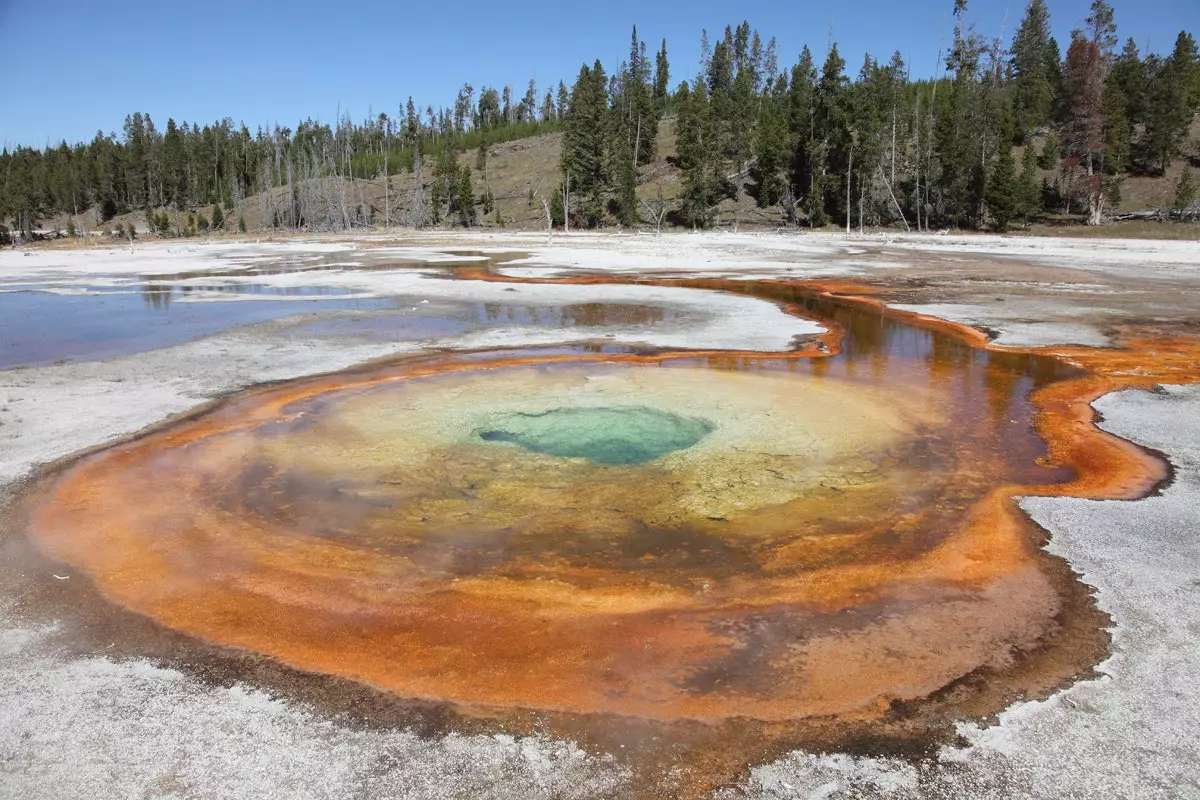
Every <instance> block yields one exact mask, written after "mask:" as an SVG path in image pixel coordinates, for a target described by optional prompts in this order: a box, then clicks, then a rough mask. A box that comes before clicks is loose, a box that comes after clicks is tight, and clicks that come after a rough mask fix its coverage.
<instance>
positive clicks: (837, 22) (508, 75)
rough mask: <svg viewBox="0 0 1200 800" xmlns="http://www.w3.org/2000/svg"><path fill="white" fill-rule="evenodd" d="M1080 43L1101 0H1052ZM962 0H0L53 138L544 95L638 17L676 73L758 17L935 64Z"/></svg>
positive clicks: (602, 52) (1062, 34) (791, 56)
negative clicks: (709, 43) (170, 122)
mask: <svg viewBox="0 0 1200 800" xmlns="http://www.w3.org/2000/svg"><path fill="white" fill-rule="evenodd" d="M1025 2H1027V0H970V3H969V5H968V21H971V22H974V23H975V24H976V27H977V29H978V30H979V31H980V32H981V33H983V34H984V35H985V36H988V37H992V36H1002V38H1003V41H1004V42H1005V43H1007V42H1009V41H1010V40H1011V38H1012V33H1013V31H1014V30H1015V29H1016V26H1017V24H1018V23H1019V22H1020V18H1021V15H1022V13H1023V11H1024V6H1025ZM1112 2H1113V6H1114V8H1115V11H1116V21H1117V26H1118V35H1119V36H1120V37H1121V39H1122V40H1124V39H1125V38H1126V37H1127V36H1133V37H1134V38H1135V40H1136V41H1137V42H1138V44H1139V46H1144V45H1145V43H1146V42H1147V41H1148V42H1149V43H1150V47H1151V49H1152V50H1154V51H1157V52H1167V51H1169V50H1170V48H1171V46H1172V45H1173V43H1174V40H1175V36H1176V34H1177V33H1178V32H1179V31H1180V30H1181V29H1186V30H1189V31H1191V32H1192V33H1193V34H1195V35H1200V0H1137V2H1131V1H1130V0H1112ZM1048 4H1049V6H1050V12H1051V20H1052V23H1053V28H1054V33H1055V35H1056V36H1057V37H1058V38H1059V42H1060V44H1061V45H1063V47H1064V49H1065V45H1066V41H1067V39H1068V37H1069V34H1070V31H1071V29H1072V28H1074V27H1077V26H1079V25H1080V24H1081V23H1082V20H1083V18H1084V17H1086V16H1087V10H1088V6H1089V4H1090V0H1048ZM952 5H953V2H952V0H901V2H895V0H857V2H832V3H831V2H812V0H770V1H769V2H768V1H766V0H749V1H746V0H741V1H740V2H728V0H727V1H726V2H717V0H693V1H692V2H689V3H686V4H682V3H663V2H659V3H654V2H647V1H646V0H641V1H640V2H628V0H609V2H602V3H595V4H589V6H590V7H592V8H595V9H596V11H595V12H594V13H593V12H585V11H583V10H582V8H581V6H582V4H579V3H572V2H569V1H568V2H563V0H558V1H557V2H542V1H540V0H539V1H538V2H534V0H523V1H522V0H518V2H503V0H489V2H474V0H469V1H467V2H463V1H462V0H460V2H428V1H427V0H426V2H420V1H418V2H415V3H404V2H398V1H397V0H390V2H382V3H375V2H345V1H344V0H343V2H341V3H329V2H320V3H318V2H312V1H311V0H292V2H288V3H268V2H247V1H246V0H237V1H236V2H233V1H231V0H197V2H193V3H161V2H142V1H140V0H134V1H127V2H123V3H100V2H79V1H78V0H62V1H61V2H55V3H50V4H47V3H46V2H45V0H0V75H2V76H3V80H4V83H5V85H6V87H7V91H6V92H5V101H4V102H3V103H2V104H0V144H7V145H9V146H12V145H14V144H32V145H39V146H40V145H44V144H45V143H46V142H47V141H53V142H57V141H58V140H60V139H63V138H65V139H67V140H68V141H71V142H74V141H78V140H85V139H90V138H91V137H92V135H93V134H95V132H96V130H97V129H103V130H104V131H106V132H108V131H117V132H119V131H120V129H121V125H122V122H123V120H124V118H125V115H126V114H128V113H132V112H133V111H145V112H148V113H149V114H150V115H151V116H152V117H153V119H154V121H155V123H156V124H157V125H158V127H159V128H160V129H162V128H164V127H165V126H166V122H167V118H168V117H174V118H175V120H176V121H177V122H179V121H182V120H187V121H188V122H199V123H201V125H203V124H204V123H206V122H211V121H213V120H216V119H219V118H222V117H226V116H228V117H232V118H233V119H234V120H235V121H242V120H244V121H245V122H246V124H247V125H249V126H250V128H251V130H253V129H254V128H255V127H256V126H257V125H259V124H268V123H272V122H275V121H278V122H279V123H280V124H281V125H286V126H288V127H295V124H296V122H298V121H299V120H301V119H303V118H305V117H309V116H311V117H313V118H315V119H321V120H325V121H332V120H333V119H334V117H335V116H336V114H337V109H338V107H339V104H340V106H341V108H342V109H343V110H349V111H350V113H351V114H352V116H353V118H354V119H355V120H361V119H363V118H365V117H366V115H367V112H368V110H373V111H374V113H376V114H378V113H379V112H380V111H385V112H387V113H388V114H389V115H393V116H394V115H395V114H396V112H397V109H398V108H399V107H400V106H401V105H402V104H403V103H404V102H405V101H406V99H407V98H408V96H409V95H410V94H411V95H412V96H413V98H414V99H415V100H416V101H417V103H418V104H419V105H420V106H422V107H423V106H424V105H425V104H426V103H432V104H433V105H434V106H438V105H442V104H446V105H449V104H451V103H452V102H453V99H454V95H455V93H456V91H457V90H458V87H460V86H461V85H462V84H463V83H464V82H470V83H471V84H472V85H473V86H475V88H476V90H477V91H478V89H479V87H480V86H482V85H484V84H492V85H495V86H496V87H497V88H500V87H502V86H503V85H504V84H505V83H509V84H511V85H512V86H513V90H514V94H516V95H517V96H520V95H522V94H523V93H524V89H525V86H526V84H527V82H528V80H529V78H530V76H534V77H536V78H537V80H538V84H539V90H538V92H539V95H540V94H541V93H542V92H543V91H544V90H545V88H546V87H547V86H550V85H557V83H558V81H559V79H560V78H562V79H565V80H566V81H567V84H568V85H570V83H571V78H572V76H574V75H575V74H576V73H577V72H578V70H579V65H580V64H581V63H582V62H583V61H584V60H587V61H588V62H589V63H590V62H591V61H592V60H594V59H595V58H600V59H601V60H602V61H603V62H604V64H605V66H606V68H611V67H612V66H614V65H616V64H618V63H619V62H620V61H621V59H622V58H624V57H626V55H627V53H628V47H629V33H630V26H631V25H633V24H635V23H636V24H637V26H638V34H639V36H640V37H641V38H642V39H644V40H645V41H646V42H647V46H648V47H649V49H650V50H651V51H654V50H656V49H657V46H658V44H659V42H660V41H661V40H662V38H663V37H666V39H667V49H668V53H669V55H670V62H671V84H672V87H673V86H675V85H676V84H677V83H678V81H679V80H680V79H681V78H684V77H689V76H692V75H694V74H695V72H696V70H697V63H698V58H699V41H700V30H701V29H702V28H707V29H708V31H709V36H710V38H712V39H714V40H715V39H716V38H717V37H718V36H719V35H720V33H721V32H722V31H723V30H724V27H725V25H726V24H737V23H738V22H740V21H741V20H742V19H747V20H749V22H750V24H751V26H752V27H757V28H758V29H759V31H760V33H761V34H762V36H763V39H764V40H766V39H769V38H770V37H771V36H775V37H776V38H777V40H778V46H779V60H780V66H781V67H783V66H785V65H790V64H792V63H794V62H795V59H796V56H797V55H798V54H799V52H800V48H801V47H802V46H803V45H804V44H806V43H807V44H808V45H809V46H810V47H811V48H812V50H813V53H814V55H815V57H816V58H817V60H818V63H819V62H820V61H821V59H822V58H823V56H824V53H825V44H826V40H827V36H828V34H829V30H830V26H831V25H832V29H833V38H834V40H835V41H837V42H838V46H839V49H840V51H841V53H842V56H843V57H844V58H845V59H846V61H847V71H848V72H849V73H850V74H851V75H854V74H855V73H857V71H858V68H859V66H860V65H861V64H862V58H863V54H864V53H866V52H868V51H869V52H871V53H872V55H875V56H876V57H877V58H880V59H881V60H883V59H886V58H888V57H889V56H890V55H891V53H892V51H893V50H897V49H898V50H900V51H901V53H902V54H903V55H904V57H905V60H906V61H910V63H911V65H912V67H913V74H914V75H929V74H931V73H932V71H933V68H934V62H935V61H936V53H937V49H938V40H939V37H940V36H941V35H942V34H943V32H945V33H946V35H947V37H948V36H949V25H950V23H949V22H948V21H946V20H947V17H948V13H949V11H950V9H951V7H952Z"/></svg>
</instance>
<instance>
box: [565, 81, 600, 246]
mask: <svg viewBox="0 0 1200 800" xmlns="http://www.w3.org/2000/svg"><path fill="white" fill-rule="evenodd" d="M607 87H608V81H607V79H606V78H605V76H604V67H603V66H602V65H601V64H600V62H599V60H597V61H596V62H595V64H594V65H593V66H592V67H590V68H589V67H588V66H587V65H584V66H583V68H582V69H580V71H579V78H578V79H577V80H576V81H575V86H574V88H572V90H571V100H570V106H569V110H568V112H567V118H566V122H565V126H564V130H563V144H562V157H561V168H562V173H563V177H564V180H565V179H566V178H567V177H569V178H570V183H571V190H572V192H577V193H578V194H579V195H580V196H581V197H582V198H583V206H582V210H583V213H584V216H585V217H586V218H587V221H588V224H589V225H596V224H597V223H598V222H599V220H600V217H601V215H602V214H603V210H604V198H605V195H606V193H607V191H608V184H609V171H608V159H607V158H606V155H607V147H606V145H607V144H608V143H607V142H606V141H605V140H606V138H607V136H608V132H609V125H608V124H607V120H606V117H607V114H608V102H607ZM572 208H574V204H572Z"/></svg>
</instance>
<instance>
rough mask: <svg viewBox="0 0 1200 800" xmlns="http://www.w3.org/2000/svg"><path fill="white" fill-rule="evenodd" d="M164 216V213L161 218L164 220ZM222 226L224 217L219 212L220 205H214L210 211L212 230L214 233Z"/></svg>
mask: <svg viewBox="0 0 1200 800" xmlns="http://www.w3.org/2000/svg"><path fill="white" fill-rule="evenodd" d="M166 216H167V215H166V214H165V213H164V214H163V217H164V218H165V217H166ZM167 224H168V225H169V224H170V221H169V220H168V222H167ZM224 225H225V215H224V214H223V213H222V212H221V204H220V203H216V204H214V205H213V210H212V229H213V230H214V231H215V230H217V229H218V228H220V227H223V226H224Z"/></svg>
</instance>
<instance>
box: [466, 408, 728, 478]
mask: <svg viewBox="0 0 1200 800" xmlns="http://www.w3.org/2000/svg"><path fill="white" fill-rule="evenodd" d="M714 429H715V426H714V425H713V424H712V423H711V422H709V421H708V420H705V419H698V418H695V417H683V416H680V415H678V414H671V413H669V412H667V411H660V410H658V409H655V408H648V407H646V406H607V407H599V408H555V409H551V410H549V411H544V412H542V413H540V414H526V413H516V414H504V415H501V416H499V417H497V418H496V419H495V420H494V421H493V422H492V423H491V424H490V425H488V426H487V428H486V429H485V430H481V431H479V434H478V435H479V438H480V439H483V440H484V441H486V442H505V443H510V444H515V445H517V446H518V447H522V448H524V449H526V450H531V451H533V452H535V453H544V454H546V455H552V456H561V457H564V458H586V459H588V460H590V461H596V462H598V463H601V464H643V463H645V462H647V461H653V460H654V459H656V458H661V457H662V456H665V455H667V454H668V453H673V452H675V451H676V450H685V449H687V448H689V447H691V446H692V445H694V444H696V443H697V442H699V441H700V440H701V439H703V438H704V437H705V436H707V435H708V434H710V433H712V432H713V430H714Z"/></svg>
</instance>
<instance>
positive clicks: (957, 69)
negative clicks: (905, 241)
mask: <svg viewBox="0 0 1200 800" xmlns="http://www.w3.org/2000/svg"><path fill="white" fill-rule="evenodd" d="M966 5H967V2H966V0H955V4H954V8H953V11H954V18H955V27H954V33H953V40H952V41H951V42H950V43H949V46H948V47H947V48H946V51H945V52H944V53H939V58H938V63H939V72H940V71H941V70H942V69H944V70H945V72H944V74H939V75H935V76H933V77H932V78H928V79H915V80H914V79H913V78H912V77H911V76H910V74H909V70H908V69H907V67H906V65H905V63H904V60H903V58H902V57H901V55H900V52H899V51H896V52H894V53H892V55H891V56H890V58H888V59H887V60H886V61H881V60H879V59H877V58H875V57H874V56H872V55H871V54H867V55H866V56H865V58H864V59H863V62H862V65H861V67H860V68H859V70H858V72H857V74H856V75H855V76H854V77H853V79H852V78H851V76H850V75H848V74H847V70H846V62H845V60H844V59H843V57H842V55H841V53H840V52H839V50H838V45H837V43H836V42H830V43H829V46H828V49H827V51H826V53H825V58H824V61H823V63H822V64H820V65H819V66H818V64H817V62H816V60H815V59H814V57H813V54H812V52H811V51H810V50H809V48H808V47H807V46H806V47H805V48H804V49H803V50H802V51H801V53H800V55H799V58H798V59H797V61H796V63H795V64H794V65H793V66H791V68H790V69H784V70H780V69H779V68H778V66H777V63H776V52H775V41H774V39H771V40H770V41H768V42H767V43H766V44H765V45H764V44H763V41H762V38H761V37H760V35H759V33H758V31H756V30H751V28H750V26H749V25H748V24H747V23H745V22H743V23H742V24H741V25H739V26H737V27H736V28H732V27H727V28H726V29H725V31H724V35H723V36H722V37H721V38H720V39H719V40H718V41H716V43H715V44H710V42H709V39H708V36H707V33H706V32H705V33H702V35H701V42H700V52H701V57H700V64H699V70H698V72H697V74H696V75H695V77H693V78H689V79H687V80H684V81H683V82H681V83H680V84H679V85H678V87H677V88H676V89H675V91H674V93H673V94H672V95H671V96H670V98H669V100H668V101H665V102H664V101H659V100H658V98H659V96H660V89H659V84H658V73H656V75H655V81H654V83H653V84H651V83H650V81H649V79H648V77H647V66H648V64H647V62H646V59H645V57H644V52H645V48H644V46H639V45H638V43H637V42H636V30H635V34H634V36H635V45H634V47H633V49H632V50H631V53H630V58H629V61H628V62H627V63H625V64H622V65H621V68H620V69H619V71H618V73H617V74H616V75H615V76H614V77H613V78H612V79H610V80H609V89H608V92H607V94H605V93H604V91H603V85H604V73H603V70H602V68H601V66H600V64H599V63H598V62H597V63H596V64H595V65H594V66H592V67H586V66H585V67H584V68H583V69H582V70H581V71H580V74H579V78H578V80H577V81H576V83H575V86H574V87H573V89H572V92H571V105H570V109H569V113H568V114H567V116H566V118H565V122H564V125H565V137H566V138H565V140H564V151H563V156H562V164H561V169H562V173H563V185H562V194H563V201H562V203H561V204H560V205H565V206H566V207H567V208H568V209H569V211H568V214H569V216H570V217H571V219H570V220H564V222H566V223H567V224H568V225H570V224H574V225H583V226H592V225H597V224H603V223H604V222H605V221H606V216H607V219H608V221H615V222H622V223H629V222H630V221H631V220H632V219H634V218H635V217H636V216H637V213H638V209H637V206H636V203H637V202H638V201H637V199H636V198H635V197H634V196H633V194H632V192H631V189H630V184H631V180H633V179H634V176H633V175H632V172H631V168H636V166H637V164H638V163H639V161H640V159H641V158H642V157H643V156H644V155H645V154H646V153H647V152H648V148H647V147H646V145H647V144H648V145H649V149H652V148H653V140H652V139H651V140H650V141H649V142H645V141H644V140H643V139H642V138H641V136H640V135H637V134H635V133H633V130H634V127H635V122H636V121H643V122H644V120H646V119H647V118H648V117H649V118H653V114H654V113H655V111H656V109H661V108H663V107H664V106H665V103H666V102H669V104H670V106H671V107H672V108H673V109H674V110H675V111H676V112H677V119H676V126H675V130H676V133H677V150H678V156H677V164H678V167H679V168H680V172H681V179H682V191H681V194H680V197H679V200H678V204H677V205H676V207H675V208H674V211H675V212H676V213H677V215H678V221H679V222H681V223H683V224H687V225H690V226H693V227H697V228H699V227H707V226H709V225H711V224H713V223H714V221H715V220H716V218H717V214H718V211H719V210H720V208H721V204H722V203H723V202H725V201H729V200H737V199H739V197H741V196H742V195H743V194H747V195H749V196H750V197H751V198H752V199H753V200H754V201H755V202H756V205H757V207H758V208H759V209H762V210H766V211H770V212H772V213H775V212H778V214H779V217H780V218H781V219H782V220H785V221H786V222H788V223H790V224H806V225H810V226H813V227H820V226H823V225H826V224H828V223H830V222H836V223H837V224H839V225H840V224H845V225H846V226H847V227H850V226H851V225H853V224H858V225H860V226H861V225H863V224H869V225H879V224H895V225H903V226H905V227H908V228H910V229H912V228H915V229H918V230H922V229H929V228H933V227H944V226H961V227H970V228H980V227H983V226H985V225H991V226H993V227H995V228H997V229H1000V230H1003V229H1005V228H1007V227H1008V225H1009V224H1011V223H1012V222H1013V221H1014V220H1016V219H1019V218H1024V219H1028V218H1029V217H1031V216H1033V215H1035V214H1039V213H1042V212H1062V213H1067V214H1071V213H1083V214H1086V216H1087V219H1088V221H1089V222H1090V223H1099V222H1100V221H1101V220H1102V219H1103V217H1104V214H1105V210H1106V208H1109V207H1111V206H1112V205H1113V204H1115V203H1117V202H1119V200H1120V193H1121V185H1122V181H1123V179H1124V177H1125V176H1127V175H1130V174H1145V175H1156V174H1157V175H1161V174H1162V173H1164V172H1165V171H1166V169H1167V168H1168V167H1169V166H1170V165H1171V163H1172V161H1173V160H1175V159H1176V158H1178V157H1179V156H1180V155H1181V154H1182V153H1183V148H1184V144H1185V142H1186V140H1187V135H1188V130H1189V126H1190V125H1191V122H1192V119H1193V117H1194V115H1195V113H1196V111H1197V110H1198V109H1200V56H1198V54H1197V48H1196V42H1195V39H1194V38H1193V36H1192V35H1191V34H1190V33H1189V32H1187V31H1181V32H1180V33H1179V35H1178V37H1177V39H1176V41H1175V45H1174V48H1173V49H1172V51H1171V53H1170V54H1169V55H1167V56H1165V57H1162V56H1159V55H1157V54H1154V53H1141V52H1139V50H1138V47H1137V45H1136V43H1135V42H1134V41H1133V40H1132V39H1128V40H1127V41H1126V42H1125V44H1124V47H1123V48H1122V49H1121V50H1120V52H1116V49H1115V48H1116V44H1117V42H1118V39H1117V36H1116V32H1117V26H1116V23H1115V21H1114V14H1113V10H1112V8H1111V6H1109V5H1108V3H1106V2H1104V0H1096V2H1094V3H1093V4H1092V6H1091V13H1090V15H1089V16H1088V17H1087V18H1086V19H1085V20H1082V26H1081V27H1080V28H1078V29H1076V30H1074V31H1073V32H1072V34H1071V41H1070V43H1069V46H1068V48H1067V52H1066V55H1065V57H1064V56H1063V55H1062V52H1061V50H1060V47H1059V44H1058V43H1057V41H1056V40H1055V39H1054V37H1053V36H1052V35H1051V33H1050V12H1049V9H1048V8H1047V6H1046V3H1045V1H1044V0H1031V2H1029V4H1028V6H1027V7H1026V9H1025V13H1024V18H1023V19H1022V21H1021V24H1020V26H1019V28H1018V29H1017V32H1016V34H1015V35H1014V37H1013V39H1012V41H1011V42H1009V43H1007V44H1005V43H1002V42H1001V41H1000V40H999V39H994V38H993V39H990V40H989V39H986V38H985V37H984V36H982V35H981V34H979V33H978V32H976V31H975V30H974V28H973V27H972V26H968V25H966V23H965V12H966ZM664 59H665V45H664ZM647 96H650V97H652V98H654V102H652V103H649V104H646V101H645V98H646V97H647ZM659 113H661V112H659ZM651 127H652V128H653V126H651ZM1035 140H1036V141H1037V142H1038V143H1040V147H1035V146H1034V144H1035ZM1014 149H1016V150H1017V151H1019V152H1020V163H1019V164H1018V163H1016V156H1015V152H1014ZM635 154H636V155H635ZM1047 171H1051V174H1052V176H1053V177H1052V178H1051V177H1050V176H1047ZM1043 176H1046V177H1043ZM1191 181H1192V178H1191V173H1190V170H1185V173H1184V175H1183V177H1181V179H1180V183H1181V184H1186V186H1187V188H1186V189H1184V188H1181V189H1180V192H1182V195H1180V194H1179V193H1177V195H1178V196H1189V197H1190V196H1191V194H1194V192H1193V190H1192V189H1191V188H1190V187H1191ZM1189 193H1190V194H1189ZM642 205H643V206H645V205H647V204H646V202H645V201H644V200H643V201H642ZM602 211H607V215H605V214H602V213H601V212H602ZM651 216H653V215H651Z"/></svg>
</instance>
